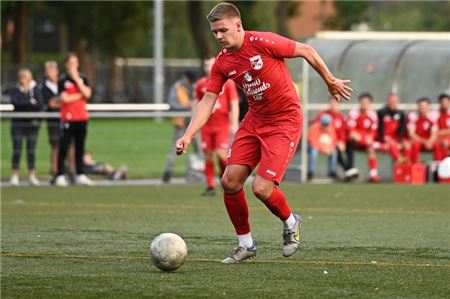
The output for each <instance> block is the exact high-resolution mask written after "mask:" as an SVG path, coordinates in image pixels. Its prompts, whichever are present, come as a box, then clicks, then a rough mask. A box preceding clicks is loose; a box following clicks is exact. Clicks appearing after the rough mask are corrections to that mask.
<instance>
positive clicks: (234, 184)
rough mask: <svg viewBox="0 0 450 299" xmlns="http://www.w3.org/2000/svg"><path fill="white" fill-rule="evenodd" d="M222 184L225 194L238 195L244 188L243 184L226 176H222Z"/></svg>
mask: <svg viewBox="0 0 450 299" xmlns="http://www.w3.org/2000/svg"><path fill="white" fill-rule="evenodd" d="M220 183H221V184H222V188H223V191H225V193H236V192H238V191H239V190H241V189H242V187H243V185H242V183H241V182H239V181H238V180H236V179H234V178H233V177H230V176H229V175H226V174H224V175H223V176H222V178H221V179H220Z"/></svg>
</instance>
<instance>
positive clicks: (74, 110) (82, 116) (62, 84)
mask: <svg viewBox="0 0 450 299" xmlns="http://www.w3.org/2000/svg"><path fill="white" fill-rule="evenodd" d="M81 79H82V80H83V82H84V84H85V85H86V86H88V82H87V80H86V78H84V77H81ZM58 90H59V93H60V94H61V93H62V92H63V91H65V92H67V93H68V94H69V95H70V94H75V93H80V90H79V88H78V86H77V84H76V83H75V81H73V79H72V78H70V77H69V76H67V75H65V76H63V77H62V78H61V79H60V80H59V81H58ZM86 102H87V99H86V98H84V97H82V98H81V99H80V100H78V101H75V102H71V103H64V102H62V103H61V120H62V121H87V120H88V119H89V115H88V111H87V108H86Z"/></svg>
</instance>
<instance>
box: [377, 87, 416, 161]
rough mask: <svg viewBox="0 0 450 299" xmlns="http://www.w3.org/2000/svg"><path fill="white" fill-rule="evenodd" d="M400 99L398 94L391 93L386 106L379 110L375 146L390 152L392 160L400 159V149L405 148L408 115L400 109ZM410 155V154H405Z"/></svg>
mask: <svg viewBox="0 0 450 299" xmlns="http://www.w3.org/2000/svg"><path fill="white" fill-rule="evenodd" d="M399 102H400V99H399V97H398V95H397V94H395V93H391V94H389V96H388V98H387V101H386V106H385V107H383V108H382V109H380V110H378V111H377V115H378V134H377V141H376V142H375V148H376V149H377V150H380V151H382V152H389V154H390V155H391V157H392V160H394V161H399V159H400V157H401V153H400V151H401V150H402V149H404V148H405V137H406V115H405V112H403V111H401V110H399V109H398V104H399ZM405 155H406V156H409V154H405Z"/></svg>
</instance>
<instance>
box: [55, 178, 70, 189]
mask: <svg viewBox="0 0 450 299" xmlns="http://www.w3.org/2000/svg"><path fill="white" fill-rule="evenodd" d="M67 185H68V184H67V180H66V177H65V176H63V175H58V176H57V177H56V179H55V186H58V187H67Z"/></svg>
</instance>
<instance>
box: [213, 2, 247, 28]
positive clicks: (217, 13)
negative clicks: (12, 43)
mask: <svg viewBox="0 0 450 299" xmlns="http://www.w3.org/2000/svg"><path fill="white" fill-rule="evenodd" d="M233 17H236V18H238V19H241V13H240V12H239V9H238V8H237V7H236V6H235V5H233V4H231V3H227V2H224V3H219V4H217V5H216V6H214V8H213V9H211V11H210V12H209V14H208V15H207V16H206V18H207V19H208V20H209V21H210V22H211V23H214V22H217V21H220V20H223V19H226V18H233Z"/></svg>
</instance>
